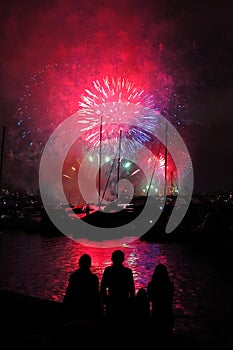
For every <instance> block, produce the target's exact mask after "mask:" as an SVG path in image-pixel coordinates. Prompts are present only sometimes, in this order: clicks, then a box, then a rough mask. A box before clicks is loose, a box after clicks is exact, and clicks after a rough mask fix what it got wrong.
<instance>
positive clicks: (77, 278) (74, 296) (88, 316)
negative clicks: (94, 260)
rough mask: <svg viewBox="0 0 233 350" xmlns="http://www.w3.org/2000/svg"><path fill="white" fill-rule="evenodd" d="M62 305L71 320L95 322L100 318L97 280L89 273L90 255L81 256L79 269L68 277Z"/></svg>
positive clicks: (96, 277)
mask: <svg viewBox="0 0 233 350" xmlns="http://www.w3.org/2000/svg"><path fill="white" fill-rule="evenodd" d="M63 305H64V308H65V314H66V315H67V316H68V318H69V319H71V320H96V319H98V318H99V317H100V316H101V314H100V312H101V309H100V294H99V279H98V276H97V275H95V274H93V273H92V272H91V257H90V255H88V254H83V255H82V256H81V257H80V259H79V268H78V269H77V270H76V271H74V272H73V273H72V274H71V275H70V279H69V283H68V286H67V289H66V293H65V296H64V299H63Z"/></svg>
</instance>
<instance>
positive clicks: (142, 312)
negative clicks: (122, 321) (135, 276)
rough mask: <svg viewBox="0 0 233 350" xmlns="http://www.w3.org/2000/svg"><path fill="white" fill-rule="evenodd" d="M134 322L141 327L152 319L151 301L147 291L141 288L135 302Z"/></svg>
mask: <svg viewBox="0 0 233 350" xmlns="http://www.w3.org/2000/svg"><path fill="white" fill-rule="evenodd" d="M133 314H134V321H135V322H136V323H139V324H141V325H143V324H146V323H147V322H148V321H149V318H150V301H149V298H148V295H147V291H146V289H144V288H139V290H138V291H137V294H136V297H135V302H134V313H133Z"/></svg>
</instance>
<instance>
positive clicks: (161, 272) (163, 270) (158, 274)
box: [152, 263, 169, 282]
mask: <svg viewBox="0 0 233 350" xmlns="http://www.w3.org/2000/svg"><path fill="white" fill-rule="evenodd" d="M152 280H156V281H157V280H159V281H161V282H167V281H169V276H168V270H167V267H166V266H165V265H164V264H161V263H160V264H158V265H156V266H155V269H154V272H153V276H152Z"/></svg>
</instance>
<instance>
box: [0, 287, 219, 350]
mask: <svg viewBox="0 0 233 350" xmlns="http://www.w3.org/2000/svg"><path fill="white" fill-rule="evenodd" d="M0 308H1V324H2V327H1V338H0V346H1V348H2V349H8V348H9V349H18V348H19V347H23V348H24V349H29V348H30V349H39V348H40V349H60V348H69V347H70V346H72V347H73V346H75V347H76V348H77V349H78V348H84V347H85V348H86V349H89V348H90V349H91V348H93V347H94V348H95V349H96V350H98V349H103V350H105V349H133V348H135V349H139V348H140V349H143V348H144V349H146V348H151V347H153V348H155V349H172V348H176V349H177V348H178V349H180V350H183V349H189V350H194V349H199V350H207V349H216V350H217V349H220V348H219V347H218V345H217V343H212V344H211V343H207V342H206V341H203V340H200V339H195V338H193V337H192V335H191V332H190V336H189V337H188V336H187V335H186V336H184V335H182V334H176V333H172V334H171V335H170V336H167V337H165V338H164V337H161V336H160V335H159V334H156V330H155V329H153V327H150V326H149V325H148V326H147V327H144V328H143V327H142V326H141V325H140V324H139V323H137V324H127V325H125V324H121V325H114V326H113V325H110V324H109V323H108V322H106V320H105V319H104V318H103V319H102V320H100V321H98V322H84V321H83V322H80V321H79V322H78V321H76V322H74V321H72V322H71V321H68V320H66V319H65V318H64V314H63V305H62V303H58V302H53V301H49V300H43V299H39V298H36V297H31V296H26V295H23V294H18V293H15V292H11V291H7V290H1V291H0ZM221 349H224V346H223V347H221Z"/></svg>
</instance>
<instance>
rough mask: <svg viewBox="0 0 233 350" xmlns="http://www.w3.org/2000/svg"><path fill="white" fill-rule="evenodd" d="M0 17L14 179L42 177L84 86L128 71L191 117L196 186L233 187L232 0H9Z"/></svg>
mask: <svg viewBox="0 0 233 350" xmlns="http://www.w3.org/2000/svg"><path fill="white" fill-rule="evenodd" d="M0 16H1V19H0V39H1V46H0V50H1V53H0V77H1V78H0V79H1V84H0V90H1V97H0V104H1V125H6V127H7V143H6V145H5V150H6V155H5V159H4V162H5V163H4V171H5V173H4V176H3V178H4V181H5V183H6V184H8V183H11V184H12V182H13V181H14V184H15V185H17V184H18V186H24V185H25V181H26V183H27V182H32V183H36V181H37V180H36V178H37V172H36V171H34V170H33V167H36V166H37V165H38V161H39V158H40V154H41V153H40V152H41V149H43V145H44V142H45V141H46V139H47V138H48V137H49V133H50V132H51V131H52V130H53V129H54V128H55V127H56V125H57V124H58V123H59V122H61V121H62V120H64V119H65V118H66V117H68V116H69V115H71V114H72V113H74V112H75V111H76V110H77V107H78V103H77V101H78V100H80V98H79V96H80V95H81V94H82V92H83V89H85V88H89V86H90V82H91V81H93V80H95V79H101V77H104V76H114V77H117V76H123V77H125V78H128V79H130V80H134V81H135V82H136V84H137V85H140V86H144V87H145V89H147V90H148V91H149V92H150V93H151V94H153V95H154V96H155V99H157V100H158V101H159V102H158V103H159V108H160V109H161V110H163V111H164V115H165V116H166V117H167V118H168V119H170V120H171V122H172V123H173V124H174V125H175V126H177V127H178V124H177V123H180V125H182V127H179V130H180V132H181V134H182V136H183V137H184V140H185V142H186V144H187V146H188V149H189V151H190V155H191V158H192V161H193V167H194V186H195V191H197V192H200V191H201V192H203V191H204V192H207V191H217V190H231V189H233V181H232V179H233V162H232V151H233V137H232V134H233V114H232V110H233V25H232V18H233V3H232V1H230V0H229V1H206V0H204V1H193V0H190V1H181V0H176V1H175V0H174V1H168V0H167V1H166V0H163V1H162V0H161V1H154V2H153V1H146V0H144V1H141V0H137V1H135V0H134V1H133V0H124V1H121V0H118V1H95V0H85V1H84V0H67V1H62V0H60V1H59V0H47V1H37V0H35V1H29V0H21V1H17V0H12V1H10V0H7V1H6V0H2V1H1V5H0ZM37 168H38V167H37ZM15 171H17V174H18V176H17V180H15ZM32 178H33V179H34V180H32Z"/></svg>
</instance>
